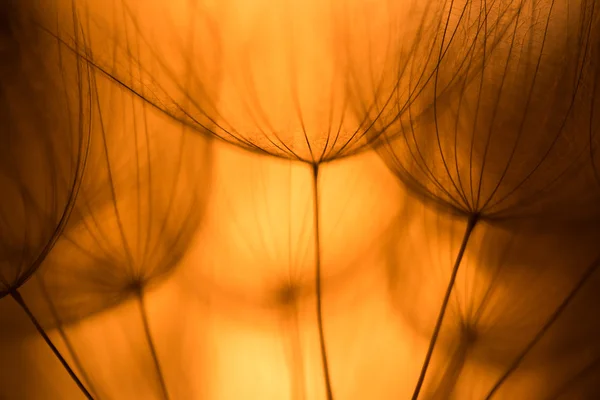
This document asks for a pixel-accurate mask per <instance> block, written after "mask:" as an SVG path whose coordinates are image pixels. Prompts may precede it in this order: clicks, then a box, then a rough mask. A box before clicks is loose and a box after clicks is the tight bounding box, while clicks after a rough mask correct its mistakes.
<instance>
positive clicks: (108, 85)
mask: <svg viewBox="0 0 600 400" xmlns="http://www.w3.org/2000/svg"><path fill="white" fill-rule="evenodd" d="M91 76H92V83H93V85H94V89H95V95H94V97H93V129H92V135H91V144H90V155H89V159H88V165H87V171H86V176H85V178H84V180H83V182H82V184H81V188H80V191H79V197H78V199H77V201H76V203H75V205H74V209H73V212H72V218H71V220H70V221H69V223H68V225H67V227H66V229H65V230H64V232H63V234H62V236H61V238H60V240H59V241H58V242H57V243H56V246H55V248H54V251H53V252H52V254H50V256H49V257H48V259H47V260H46V263H45V264H44V266H43V268H42V269H41V270H40V276H39V278H40V285H41V289H42V295H41V296H40V299H39V300H40V303H39V305H38V309H39V310H40V312H39V314H40V318H43V320H44V322H45V323H46V324H49V325H50V326H56V327H58V328H59V329H60V332H61V333H62V334H63V336H64V339H65V342H66V343H67V345H69V339H68V338H69V327H70V326H72V325H74V324H78V323H81V322H82V321H83V320H86V319H88V318H90V317H92V316H94V315H96V314H98V313H101V312H103V311H107V310H109V309H113V308H116V307H118V306H121V305H122V304H123V303H125V302H127V301H129V300H132V301H134V302H137V303H139V304H138V306H139V310H138V312H139V316H140V317H141V319H140V321H141V323H142V325H143V330H142V331H143V332H144V335H145V336H146V341H147V344H146V345H147V347H146V348H148V349H149V350H150V353H151V360H152V362H153V363H154V365H155V371H154V372H153V373H154V374H155V375H154V376H155V378H156V379H157V381H156V382H157V390H160V392H161V397H162V398H168V397H169V395H168V388H167V383H166V382H165V381H164V377H163V374H162V371H161V368H160V362H159V357H158V354H157V350H156V348H155V344H154V342H153V338H152V334H151V331H150V322H149V321H148V315H147V311H146V308H147V307H146V304H145V303H146V293H147V292H148V291H150V290H151V289H152V288H153V287H154V286H156V285H158V284H160V283H161V282H162V281H163V280H165V279H166V278H168V277H169V275H170V274H172V273H173V272H174V270H175V268H176V267H177V266H178V265H179V264H180V262H181V260H182V259H183V258H184V257H185V255H186V253H187V252H188V249H189V248H190V246H191V245H192V243H193V241H194V240H195V238H196V233H197V231H198V229H199V228H200V225H201V222H202V219H203V216H204V207H205V204H206V200H207V196H208V193H209V186H210V178H211V170H210V166H211V143H210V141H209V140H207V139H205V138H203V137H199V136H198V135H194V134H193V133H191V132H189V130H188V129H186V128H185V127H182V126H180V125H179V124H174V123H173V121H172V120H170V119H168V118H167V119H165V117H164V116H163V115H162V114H157V112H156V110H153V109H152V108H150V107H149V106H148V105H147V104H146V103H144V102H143V101H141V100H140V99H139V98H137V97H135V96H133V95H132V94H131V93H130V92H129V91H126V90H124V89H123V88H122V87H120V86H117V85H115V84H114V82H113V81H111V80H108V79H106V77H105V76H103V75H102V74H99V73H97V72H96V71H93V72H92V75H91ZM44 303H47V306H44ZM44 310H45V311H44ZM138 345H139V343H137V342H136V344H135V346H138ZM141 346H144V344H142V345H141ZM71 351H73V352H74V353H77V350H76V349H73V348H71ZM82 353H83V354H85V351H82ZM73 355H74V357H75V358H78V359H79V360H80V362H81V364H83V365H84V366H85V368H82V369H83V370H86V372H88V375H89V376H90V380H93V379H92V377H93V374H92V373H90V371H91V372H93V371H94V367H93V360H83V359H82V357H81V356H79V357H78V355H77V354H73ZM151 373H152V372H151ZM89 384H90V386H93V387H94V388H95V389H96V392H98V396H100V394H101V393H103V392H102V387H101V386H102V382H94V383H93V384H92V383H91V382H89ZM104 395H106V393H104ZM103 397H105V396H103ZM103 397H100V398H103Z"/></svg>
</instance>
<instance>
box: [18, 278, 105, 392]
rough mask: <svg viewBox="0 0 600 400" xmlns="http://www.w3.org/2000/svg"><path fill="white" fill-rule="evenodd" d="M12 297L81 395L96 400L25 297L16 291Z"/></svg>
mask: <svg viewBox="0 0 600 400" xmlns="http://www.w3.org/2000/svg"><path fill="white" fill-rule="evenodd" d="M10 295H11V296H12V298H13V299H14V300H15V301H16V302H17V304H18V305H19V306H20V307H21V308H22V309H23V311H25V314H27V317H29V320H30V321H31V323H33V325H34V326H35V329H37V331H38V333H39V334H40V335H41V336H42V338H44V341H45V342H46V344H47V345H48V347H50V350H52V352H53V353H54V355H55V356H56V358H58V361H60V363H61V364H62V366H63V368H64V369H65V370H66V371H67V373H68V374H69V376H70V377H71V379H73V382H75V384H76V385H77V387H78V388H79V390H81V393H83V395H84V396H85V397H86V398H87V399H88V400H94V398H93V397H92V395H91V394H90V392H88V390H87V389H86V388H85V386H84V385H83V383H82V382H81V381H80V380H79V378H78V377H77V375H76V374H75V372H74V371H73V369H72V368H71V367H70V366H69V363H68V362H67V360H65V359H64V357H63V356H62V354H60V351H58V349H57V348H56V346H55V345H54V343H52V340H51V339H50V337H49V336H48V335H47V334H46V331H45V330H44V328H42V326H41V325H40V323H39V322H38V320H37V318H35V316H34V315H33V313H32V312H31V310H30V309H29V307H27V304H25V300H23V297H21V295H20V294H19V292H18V291H16V290H11V292H10Z"/></svg>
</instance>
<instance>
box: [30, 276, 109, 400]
mask: <svg viewBox="0 0 600 400" xmlns="http://www.w3.org/2000/svg"><path fill="white" fill-rule="evenodd" d="M37 282H38V286H39V288H40V291H41V292H42V294H43V296H44V298H45V300H46V302H47V303H48V308H50V312H51V313H52V318H54V321H55V322H56V329H57V330H58V333H59V334H60V337H61V338H62V340H63V342H65V346H66V347H67V351H68V352H69V354H70V355H71V358H72V359H73V365H75V368H77V369H78V370H79V373H80V374H81V380H82V381H83V382H84V383H85V384H86V385H87V387H88V388H89V392H90V393H93V395H94V396H95V398H96V399H98V398H99V397H98V393H97V390H96V388H95V387H94V385H93V384H92V380H91V379H90V377H89V376H88V375H87V373H86V372H85V369H84V368H83V364H82V363H81V360H80V359H79V356H78V355H77V352H76V351H75V348H74V347H73V344H72V343H71V340H70V339H69V337H68V336H67V333H66V332H65V330H64V328H63V322H62V321H61V318H60V315H59V313H58V311H57V309H56V307H55V306H54V302H53V301H52V298H51V297H50V294H49V293H48V290H47V289H46V285H45V284H44V281H43V280H42V278H40V277H39V275H38V279H37Z"/></svg>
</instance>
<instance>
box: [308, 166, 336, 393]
mask: <svg viewBox="0 0 600 400" xmlns="http://www.w3.org/2000/svg"><path fill="white" fill-rule="evenodd" d="M312 167H313V204H314V207H315V212H314V217H315V221H314V224H315V225H314V229H315V287H316V291H317V326H318V329H319V344H320V348H321V362H322V364H323V376H324V378H325V390H326V392H327V400H333V390H332V389H331V378H330V377H329V363H328V361H327V349H326V346H325V333H324V332H323V304H322V298H321V237H320V234H319V219H320V218H319V165H318V164H313V166H312Z"/></svg>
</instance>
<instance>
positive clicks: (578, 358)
mask: <svg viewBox="0 0 600 400" xmlns="http://www.w3.org/2000/svg"><path fill="white" fill-rule="evenodd" d="M398 224H399V229H397V232H398V234H397V235H395V238H394V239H393V240H392V241H391V242H390V247H389V253H388V260H387V264H388V272H387V280H388V285H389V286H388V288H389V293H390V296H391V297H390V299H391V301H392V304H393V305H394V308H395V310H397V312H398V315H399V316H400V317H401V318H402V320H403V321H404V322H405V323H406V324H407V325H408V326H409V327H410V328H411V329H412V330H413V331H414V332H415V333H416V334H417V335H419V336H421V337H423V338H427V337H429V335H431V332H432V331H433V330H434V323H435V320H434V319H433V318H431V316H432V315H435V314H436V312H437V308H438V307H439V304H440V302H442V297H443V295H444V293H445V290H444V289H445V287H446V285H447V280H448V277H449V276H450V275H451V273H452V272H453V268H452V265H453V263H454V260H453V258H452V257H453V254H456V252H457V251H458V248H459V247H460V245H461V242H462V241H461V233H462V230H463V229H464V221H461V220H460V219H459V218H456V217H450V216H447V215H444V214H440V213H439V212H436V211H432V210H428V209H427V208H425V207H424V206H423V205H421V204H413V206H412V207H411V208H410V209H407V212H406V216H404V217H403V218H401V219H400V220H398ZM599 237H600V236H599V231H598V229H597V228H595V227H594V228H593V229H588V230H585V231H584V230H580V229H572V230H570V231H564V232H561V233H556V232H547V233H537V232H534V233H532V232H531V231H529V230H525V231H520V232H510V231H506V230H503V229H500V228H497V227H494V226H493V225H487V224H481V225H479V226H478V229H477V230H476V231H475V232H474V234H473V236H472V237H471V239H470V243H469V248H468V249H467V251H466V252H465V255H464V257H463V260H462V266H461V270H460V271H459V272H458V275H457V277H456V280H455V283H454V287H453V290H452V293H451V295H450V299H449V301H448V306H447V311H446V315H445V318H444V320H443V325H442V328H441V329H440V332H439V335H438V341H437V346H436V349H435V352H434V354H433V356H432V359H431V364H430V366H429V369H430V371H429V373H428V376H427V379H426V381H425V383H424V385H423V387H422V389H421V396H422V398H426V399H447V398H476V399H479V398H481V399H484V398H486V399H487V398H504V397H510V396H512V397H516V398H535V399H538V398H539V399H545V398H554V397H553V396H558V394H559V393H560V392H561V391H563V392H566V391H567V390H568V388H569V387H571V390H572V388H573V385H576V384H577V381H578V380H580V379H582V377H583V376H584V375H585V374H586V373H589V372H590V369H593V368H594V362H593V359H592V360H590V357H592V356H593V355H594V354H597V350H598V346H599V343H598V340H597V335H598V330H599V329H600V326H599V325H598V323H597V322H596V321H595V319H594V318H592V315H593V314H594V312H595V311H594V309H595V305H596V304H597V302H598V298H597V296H598V295H597V292H598V284H599V282H600V275H599V274H598V267H599V263H598V249H597V243H598V239H599ZM528 374H534V375H535V376H539V377H540V379H542V380H546V381H547V382H548V383H547V384H546V385H543V386H539V385H531V386H529V385H528V384H527V383H526V381H527V375H528ZM588 389H591V390H594V389H593V385H588Z"/></svg>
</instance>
